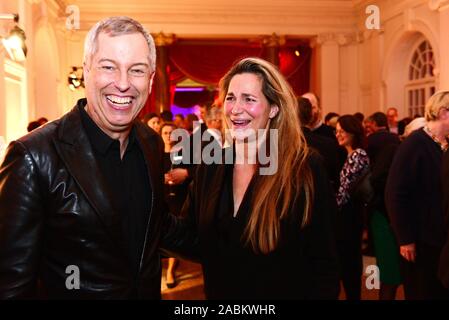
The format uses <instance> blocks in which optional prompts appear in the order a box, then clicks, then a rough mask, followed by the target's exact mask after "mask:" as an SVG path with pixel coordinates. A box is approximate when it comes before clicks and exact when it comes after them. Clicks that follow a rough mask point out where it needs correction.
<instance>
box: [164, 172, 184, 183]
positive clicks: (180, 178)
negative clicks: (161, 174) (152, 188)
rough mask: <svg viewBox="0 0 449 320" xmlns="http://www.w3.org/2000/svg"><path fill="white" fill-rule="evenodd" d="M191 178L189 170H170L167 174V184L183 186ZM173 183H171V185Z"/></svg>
mask: <svg viewBox="0 0 449 320" xmlns="http://www.w3.org/2000/svg"><path fill="white" fill-rule="evenodd" d="M188 176H189V173H188V171H187V169H182V168H176V169H173V170H170V171H169V172H167V173H166V174H165V183H167V184H181V183H183V182H184V181H185V180H186V179H187V178H188ZM170 181H171V183H170Z"/></svg>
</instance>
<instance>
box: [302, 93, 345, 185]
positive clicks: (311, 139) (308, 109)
mask: <svg viewBox="0 0 449 320" xmlns="http://www.w3.org/2000/svg"><path fill="white" fill-rule="evenodd" d="M298 108H299V120H300V123H301V128H302V131H303V133H304V137H305V138H306V141H307V143H308V144H309V146H311V147H312V148H314V149H316V150H317V151H318V153H319V154H320V155H321V156H322V157H323V160H324V165H325V168H326V170H327V175H328V177H329V179H330V181H331V184H332V186H333V187H334V189H335V190H337V186H338V180H339V176H340V169H341V167H340V166H339V160H338V159H339V156H338V154H339V151H338V149H339V147H338V144H337V142H336V140H335V139H331V138H329V137H326V136H322V135H319V134H316V133H315V132H314V131H312V130H310V126H311V125H312V119H313V116H312V104H311V103H310V100H309V99H307V98H304V97H301V98H299V99H298ZM335 190H334V191H335Z"/></svg>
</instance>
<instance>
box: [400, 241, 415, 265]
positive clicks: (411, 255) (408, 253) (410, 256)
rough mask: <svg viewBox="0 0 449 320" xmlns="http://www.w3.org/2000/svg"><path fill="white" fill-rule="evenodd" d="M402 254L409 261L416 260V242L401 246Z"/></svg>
mask: <svg viewBox="0 0 449 320" xmlns="http://www.w3.org/2000/svg"><path fill="white" fill-rule="evenodd" d="M400 252H401V256H403V257H404V259H405V260H407V261H408V262H415V259H416V246H415V244H414V243H409V244H405V245H403V246H401V247H400Z"/></svg>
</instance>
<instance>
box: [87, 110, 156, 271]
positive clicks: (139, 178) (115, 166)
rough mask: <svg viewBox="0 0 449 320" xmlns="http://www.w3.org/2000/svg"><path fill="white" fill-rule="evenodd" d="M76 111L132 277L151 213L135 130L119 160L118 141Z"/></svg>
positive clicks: (149, 190) (143, 162)
mask: <svg viewBox="0 0 449 320" xmlns="http://www.w3.org/2000/svg"><path fill="white" fill-rule="evenodd" d="M80 112H81V119H82V123H83V127H84V129H85V130H86V133H87V136H88V137H89V141H90V143H91V145H92V149H93V152H94V157H95V159H96V161H97V163H98V167H99V168H100V171H101V174H102V175H103V177H104V179H105V181H106V183H107V184H108V185H109V187H110V189H109V194H110V195H111V199H110V201H111V206H112V208H113V210H115V211H116V212H117V214H118V216H119V217H120V219H121V221H122V231H123V236H124V239H123V240H124V242H125V245H126V247H127V250H128V255H129V259H130V263H131V268H132V270H133V272H134V274H135V275H136V274H137V272H138V270H139V263H140V256H141V254H142V248H143V243H144V238H145V230H146V226H147V223H148V217H149V212H150V210H151V208H150V206H151V185H150V181H149V177H148V171H147V166H146V163H145V159H144V157H143V153H142V151H141V149H140V146H139V143H138V141H137V139H136V134H135V129H134V128H133V129H132V130H131V131H130V134H129V137H128V146H127V147H126V151H125V153H124V155H123V159H120V142H119V141H118V140H114V139H112V138H110V137H109V136H108V135H107V134H105V133H104V132H103V131H102V130H101V129H100V128H99V127H98V126H97V125H96V124H95V122H94V121H93V120H92V119H91V118H90V116H89V115H88V114H87V112H86V111H85V110H84V108H83V106H80ZM93 182H94V181H93Z"/></svg>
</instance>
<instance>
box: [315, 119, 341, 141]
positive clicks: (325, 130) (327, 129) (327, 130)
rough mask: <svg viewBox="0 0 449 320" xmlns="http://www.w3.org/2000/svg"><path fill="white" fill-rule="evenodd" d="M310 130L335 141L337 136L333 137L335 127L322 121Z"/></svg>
mask: <svg viewBox="0 0 449 320" xmlns="http://www.w3.org/2000/svg"><path fill="white" fill-rule="evenodd" d="M312 132H313V133H316V134H319V135H321V136H325V137H328V138H331V139H333V140H335V141H337V138H336V137H335V129H334V128H333V127H331V126H328V125H327V124H324V123H322V124H321V126H319V127H318V128H314V129H312Z"/></svg>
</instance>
